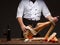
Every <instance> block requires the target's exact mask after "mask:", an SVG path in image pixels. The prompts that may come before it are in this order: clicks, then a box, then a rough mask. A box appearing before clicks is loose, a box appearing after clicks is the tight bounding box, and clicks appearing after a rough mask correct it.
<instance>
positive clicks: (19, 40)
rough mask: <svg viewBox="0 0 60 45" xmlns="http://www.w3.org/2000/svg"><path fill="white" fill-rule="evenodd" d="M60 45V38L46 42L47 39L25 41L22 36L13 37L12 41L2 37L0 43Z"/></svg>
mask: <svg viewBox="0 0 60 45" xmlns="http://www.w3.org/2000/svg"><path fill="white" fill-rule="evenodd" d="M5 44H8V45H60V39H59V41H58V42H55V43H53V42H46V41H32V42H24V39H22V38H12V39H11V41H6V39H4V38H0V45H5Z"/></svg>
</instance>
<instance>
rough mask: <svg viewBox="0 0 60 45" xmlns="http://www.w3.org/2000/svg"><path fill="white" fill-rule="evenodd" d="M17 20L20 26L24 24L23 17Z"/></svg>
mask: <svg viewBox="0 0 60 45" xmlns="http://www.w3.org/2000/svg"><path fill="white" fill-rule="evenodd" d="M17 20H18V22H19V25H20V26H23V25H24V23H23V19H22V17H18V18H17Z"/></svg>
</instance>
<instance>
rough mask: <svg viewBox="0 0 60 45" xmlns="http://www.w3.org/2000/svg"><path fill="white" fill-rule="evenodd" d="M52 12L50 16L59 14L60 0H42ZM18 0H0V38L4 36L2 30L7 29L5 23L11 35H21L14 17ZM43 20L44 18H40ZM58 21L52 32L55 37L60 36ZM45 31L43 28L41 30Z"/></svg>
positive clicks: (59, 22)
mask: <svg viewBox="0 0 60 45" xmlns="http://www.w3.org/2000/svg"><path fill="white" fill-rule="evenodd" d="M44 1H45V2H46V4H47V6H48V8H49V10H50V12H51V14H52V16H58V15H60V1H59V0H44ZM19 2H20V0H0V38H2V37H5V36H4V35H3V33H4V32H6V31H7V25H8V24H10V28H11V37H13V38H17V37H21V36H20V34H21V32H20V27H19V25H18V22H17V19H16V12H17V7H18V4H19ZM42 20H43V21H44V18H43V19H42ZM59 27H60V21H58V23H57V24H56V27H55V28H54V32H57V37H60V29H59ZM44 32H46V31H45V30H44V31H43V32H41V34H42V35H44V34H43V33H44Z"/></svg>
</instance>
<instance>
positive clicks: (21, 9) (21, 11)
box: [16, 2, 24, 18]
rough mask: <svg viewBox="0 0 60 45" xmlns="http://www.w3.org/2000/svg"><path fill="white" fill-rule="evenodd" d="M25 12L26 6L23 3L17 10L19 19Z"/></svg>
mask: <svg viewBox="0 0 60 45" xmlns="http://www.w3.org/2000/svg"><path fill="white" fill-rule="evenodd" d="M23 12H24V4H23V2H21V3H19V6H18V8H17V16H16V18H17V17H22V16H23Z"/></svg>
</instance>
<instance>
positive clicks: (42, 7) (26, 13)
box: [17, 0, 51, 21]
mask: <svg viewBox="0 0 60 45" xmlns="http://www.w3.org/2000/svg"><path fill="white" fill-rule="evenodd" d="M41 12H42V13H43V15H44V16H45V17H47V16H49V15H51V13H50V11H49V9H48V8H47V6H46V4H45V3H44V1H43V0H36V1H35V3H33V2H32V1H29V0H22V1H21V3H19V6H18V9H17V17H23V18H26V19H32V20H37V21H38V20H40V17H41Z"/></svg>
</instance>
